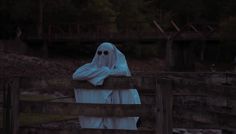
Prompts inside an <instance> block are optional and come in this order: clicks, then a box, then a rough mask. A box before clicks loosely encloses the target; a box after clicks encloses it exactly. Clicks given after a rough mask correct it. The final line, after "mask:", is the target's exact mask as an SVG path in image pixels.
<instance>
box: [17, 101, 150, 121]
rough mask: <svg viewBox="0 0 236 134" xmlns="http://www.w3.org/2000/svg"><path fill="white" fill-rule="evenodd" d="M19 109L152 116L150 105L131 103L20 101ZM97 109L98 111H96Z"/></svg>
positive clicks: (53, 112)
mask: <svg viewBox="0 0 236 134" xmlns="http://www.w3.org/2000/svg"><path fill="white" fill-rule="evenodd" d="M20 111H21V112H23V113H48V114H63V115H84V116H98V117H100V116H106V117H112V116H119V117H123V116H124V117H129V116H133V117H135V116H152V115H153V112H154V108H153V107H152V105H133V104H130V105H128V104H125V105H122V104H114V105H112V104H78V103H62V102H37V101H35V102H30V101H21V102H20ZM98 111H99V112H98Z"/></svg>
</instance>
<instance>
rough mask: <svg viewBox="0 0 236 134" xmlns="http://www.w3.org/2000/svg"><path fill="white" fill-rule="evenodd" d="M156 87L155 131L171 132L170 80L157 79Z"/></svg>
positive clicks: (164, 133) (167, 133) (166, 133)
mask: <svg viewBox="0 0 236 134" xmlns="http://www.w3.org/2000/svg"><path fill="white" fill-rule="evenodd" d="M159 82H160V83H161V84H160V83H157V84H158V85H157V89H156V107H159V108H158V109H159V110H160V111H157V113H156V123H157V129H156V133H163V134H172V81H171V80H168V79H161V80H159Z"/></svg>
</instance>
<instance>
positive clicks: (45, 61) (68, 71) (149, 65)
mask: <svg viewBox="0 0 236 134" xmlns="http://www.w3.org/2000/svg"><path fill="white" fill-rule="evenodd" d="M91 60H92V57H91V58H90V59H89V58H87V59H82V58H81V59H69V58H39V57H32V56H27V55H21V54H14V53H3V52H1V53H0V69H1V74H2V75H5V76H30V77H46V78H47V77H50V78H51V77H65V78H66V77H71V75H72V74H73V72H74V71H75V70H76V69H77V68H78V67H80V66H81V65H83V64H85V63H88V62H91ZM127 62H128V65H129V68H130V70H131V72H133V71H144V72H158V71H163V70H165V63H164V61H162V60H159V59H146V60H137V59H127Z"/></svg>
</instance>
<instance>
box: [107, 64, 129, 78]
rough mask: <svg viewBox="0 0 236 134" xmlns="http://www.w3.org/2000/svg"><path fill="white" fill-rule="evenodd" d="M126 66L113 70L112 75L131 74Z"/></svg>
mask: <svg viewBox="0 0 236 134" xmlns="http://www.w3.org/2000/svg"><path fill="white" fill-rule="evenodd" d="M127 70H128V68H126V66H119V67H116V68H114V69H112V70H111V72H110V75H111V76H130V73H129V72H128V71H127Z"/></svg>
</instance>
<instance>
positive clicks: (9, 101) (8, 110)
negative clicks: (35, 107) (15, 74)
mask: <svg viewBox="0 0 236 134" xmlns="http://www.w3.org/2000/svg"><path fill="white" fill-rule="evenodd" d="M18 103H19V79H17V78H10V79H6V80H5V86H4V102H3V105H4V109H3V115H4V119H3V120H4V122H3V133H4V134H17V132H18V127H19V121H18Z"/></svg>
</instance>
